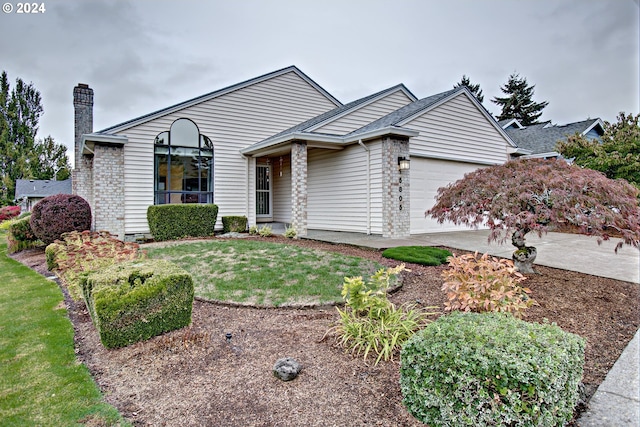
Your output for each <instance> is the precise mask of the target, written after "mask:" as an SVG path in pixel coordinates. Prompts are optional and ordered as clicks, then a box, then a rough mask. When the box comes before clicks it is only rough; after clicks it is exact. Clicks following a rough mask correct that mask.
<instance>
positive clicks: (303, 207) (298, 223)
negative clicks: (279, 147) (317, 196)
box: [291, 142, 307, 236]
mask: <svg viewBox="0 0 640 427" xmlns="http://www.w3.org/2000/svg"><path fill="white" fill-rule="evenodd" d="M291 226H292V227H293V228H294V229H295V230H296V232H297V233H298V236H306V235H307V143H306V142H293V143H291Z"/></svg>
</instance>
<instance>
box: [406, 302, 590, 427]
mask: <svg viewBox="0 0 640 427" xmlns="http://www.w3.org/2000/svg"><path fill="white" fill-rule="evenodd" d="M584 346H585V340H584V339H582V338H581V337H579V336H577V335H574V334H571V333H568V332H565V331H563V330H562V329H560V328H559V327H558V326H556V325H555V324H548V323H545V324H537V323H528V322H525V321H522V320H520V319H516V318H515V317H513V316H512V315H510V314H507V313H462V312H455V313H451V314H447V315H444V316H441V317H440V318H439V319H437V320H436V321H435V322H433V323H430V324H429V325H427V326H426V327H425V328H424V329H423V330H421V331H420V332H418V333H416V334H415V335H414V336H413V337H412V338H410V339H409V340H408V341H407V342H406V344H405V345H404V346H403V348H402V351H401V354H400V361H401V369H400V387H401V391H402V396H403V404H404V405H405V407H406V408H407V410H408V411H409V412H410V413H411V414H412V415H413V416H414V417H416V418H417V419H418V420H420V421H422V422H424V423H427V424H429V425H430V426H432V427H438V426H455V427H458V426H474V427H480V426H497V425H501V426H512V427H516V426H540V427H548V426H563V425H565V424H567V423H568V422H569V421H570V420H571V419H572V416H573V412H574V408H575V406H576V404H577V403H578V400H579V383H580V380H581V378H582V373H583V367H584Z"/></svg>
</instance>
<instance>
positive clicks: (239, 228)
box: [222, 216, 247, 233]
mask: <svg viewBox="0 0 640 427" xmlns="http://www.w3.org/2000/svg"><path fill="white" fill-rule="evenodd" d="M245 231H247V217H246V216H223V217H222V232H223V233H229V232H234V233H244V232H245Z"/></svg>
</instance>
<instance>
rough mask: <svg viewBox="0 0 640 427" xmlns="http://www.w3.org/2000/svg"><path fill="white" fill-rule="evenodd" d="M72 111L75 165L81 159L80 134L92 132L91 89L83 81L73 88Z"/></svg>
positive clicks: (76, 165)
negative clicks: (73, 116)
mask: <svg viewBox="0 0 640 427" xmlns="http://www.w3.org/2000/svg"><path fill="white" fill-rule="evenodd" d="M73 111H74V115H75V120H74V122H75V167H76V169H77V168H78V167H79V166H80V163H81V160H82V152H81V151H80V150H81V149H82V135H84V134H86V133H92V132H93V89H91V88H90V87H89V85H86V84H84V83H78V86H76V87H74V88H73ZM80 167H81V166H80Z"/></svg>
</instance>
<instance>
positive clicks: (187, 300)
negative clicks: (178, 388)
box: [81, 260, 193, 348]
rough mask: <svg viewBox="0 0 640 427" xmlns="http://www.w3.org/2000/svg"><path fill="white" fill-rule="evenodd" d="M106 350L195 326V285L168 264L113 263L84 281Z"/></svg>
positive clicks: (181, 270) (177, 269) (89, 302)
mask: <svg viewBox="0 0 640 427" xmlns="http://www.w3.org/2000/svg"><path fill="white" fill-rule="evenodd" d="M81 284H82V292H83V295H84V298H85V301H86V303H87V307H88V309H89V313H90V314H91V318H92V320H93V323H94V324H95V326H96V329H97V330H98V333H99V334H100V340H101V341H102V344H103V345H104V346H105V347H107V348H117V347H124V346H127V345H129V344H132V343H134V342H138V341H144V340H146V339H149V338H151V337H154V336H156V335H160V334H162V333H164V332H168V331H172V330H174V329H179V328H182V327H184V326H187V325H189V323H191V310H192V307H193V280H192V278H191V275H190V274H189V273H187V272H186V271H185V270H183V269H181V268H180V267H178V266H176V265H175V264H172V263H170V262H169V261H166V260H138V261H128V262H124V263H120V264H114V265H111V266H109V267H106V268H104V269H102V270H99V271H97V272H95V273H91V274H89V275H88V276H86V277H84V278H82V279H81Z"/></svg>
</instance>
